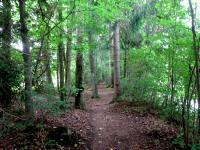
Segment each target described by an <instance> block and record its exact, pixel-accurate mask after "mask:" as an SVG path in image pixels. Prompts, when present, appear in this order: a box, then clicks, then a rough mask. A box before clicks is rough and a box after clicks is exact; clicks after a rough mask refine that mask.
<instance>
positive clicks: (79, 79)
mask: <svg viewBox="0 0 200 150" xmlns="http://www.w3.org/2000/svg"><path fill="white" fill-rule="evenodd" d="M78 36H79V37H78V43H77V44H78V45H79V47H80V48H81V45H82V38H83V37H82V35H81V33H80V29H79V31H78ZM75 76H76V83H75V86H76V89H77V93H76V96H75V108H77V109H83V108H84V102H83V91H84V88H83V54H82V52H81V50H80V49H78V52H77V55H76V75H75Z"/></svg>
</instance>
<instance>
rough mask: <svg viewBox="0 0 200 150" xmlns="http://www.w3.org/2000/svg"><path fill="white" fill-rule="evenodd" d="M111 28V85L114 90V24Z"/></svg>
mask: <svg viewBox="0 0 200 150" xmlns="http://www.w3.org/2000/svg"><path fill="white" fill-rule="evenodd" d="M109 28H110V76H111V78H110V85H111V87H112V88H114V59H113V58H114V53H113V52H114V40H113V39H114V37H113V36H114V35H113V27H112V24H110V26H109Z"/></svg>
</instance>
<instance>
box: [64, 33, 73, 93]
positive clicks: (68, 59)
mask: <svg viewBox="0 0 200 150" xmlns="http://www.w3.org/2000/svg"><path fill="white" fill-rule="evenodd" d="M71 53H72V31H71V30H70V31H69V32H68V36H67V49H66V56H65V57H66V62H65V73H66V74H65V86H66V88H67V89H68V90H69V89H70V88H71Z"/></svg>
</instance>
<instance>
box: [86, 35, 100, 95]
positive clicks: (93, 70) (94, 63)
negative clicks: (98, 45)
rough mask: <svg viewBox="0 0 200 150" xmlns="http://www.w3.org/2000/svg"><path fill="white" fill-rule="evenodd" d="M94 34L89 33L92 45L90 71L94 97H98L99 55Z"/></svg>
mask: <svg viewBox="0 0 200 150" xmlns="http://www.w3.org/2000/svg"><path fill="white" fill-rule="evenodd" d="M93 38H94V35H93V34H92V32H89V33H88V39H89V45H90V53H89V59H90V71H91V80H92V98H98V97H99V94H98V87H97V84H98V83H97V57H96V50H95V49H94V47H95V46H94V39H93Z"/></svg>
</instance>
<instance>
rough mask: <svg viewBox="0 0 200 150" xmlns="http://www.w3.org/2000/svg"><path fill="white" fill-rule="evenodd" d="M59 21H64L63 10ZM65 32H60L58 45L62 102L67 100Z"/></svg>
mask: <svg viewBox="0 0 200 150" xmlns="http://www.w3.org/2000/svg"><path fill="white" fill-rule="evenodd" d="M58 11H59V12H58V19H59V21H62V20H63V18H62V9H61V8H60V9H59V10H58ZM62 32H63V31H61V30H60V35H59V38H60V41H59V44H58V60H59V75H60V78H59V79H60V87H59V91H60V100H62V101H63V100H64V99H65V93H64V64H63V63H64V56H63V54H64V44H63V33H62Z"/></svg>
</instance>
